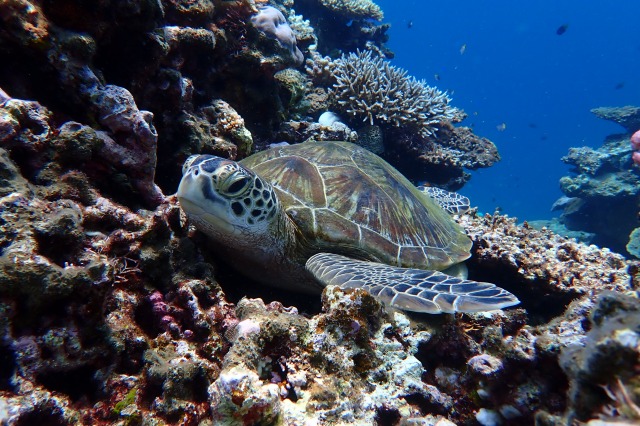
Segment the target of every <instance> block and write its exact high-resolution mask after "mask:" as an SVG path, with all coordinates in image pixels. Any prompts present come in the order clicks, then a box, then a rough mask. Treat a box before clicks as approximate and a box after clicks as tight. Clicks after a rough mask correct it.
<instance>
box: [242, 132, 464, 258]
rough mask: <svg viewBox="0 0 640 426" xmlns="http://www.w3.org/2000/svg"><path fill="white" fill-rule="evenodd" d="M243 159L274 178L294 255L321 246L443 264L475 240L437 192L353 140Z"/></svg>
mask: <svg viewBox="0 0 640 426" xmlns="http://www.w3.org/2000/svg"><path fill="white" fill-rule="evenodd" d="M241 164H243V165H244V166H245V167H247V168H249V169H251V170H253V171H254V172H255V173H257V174H258V175H260V176H261V177H262V178H264V179H265V180H267V181H268V182H270V183H271V184H272V185H273V187H274V188H275V190H276V192H277V194H278V197H279V199H280V202H281V204H282V206H283V208H284V210H285V212H286V213H287V214H288V215H289V217H290V218H291V219H292V221H293V222H294V223H295V224H296V226H297V232H298V238H297V239H296V244H297V245H299V246H298V247H294V248H293V249H294V252H295V253H296V255H301V254H302V255H303V256H307V257H310V256H311V255H313V254H315V253H317V252H319V251H327V252H332V253H338V254H343V255H346V256H350V257H354V258H358V259H363V260H370V261H375V262H381V263H386V264H389V265H397V266H401V267H407V268H421V269H444V268H446V267H448V266H450V265H452V264H455V263H459V262H461V261H463V260H465V259H466V258H468V257H469V250H470V248H471V240H470V239H469V238H468V237H467V236H466V235H465V234H464V232H463V231H462V229H461V228H460V227H459V226H458V225H457V224H456V223H455V222H454V221H453V220H452V219H451V217H450V216H449V214H447V213H446V212H445V211H444V210H443V209H442V208H440V206H438V205H437V204H436V203H435V202H434V201H433V200H431V198H429V197H428V196H426V195H425V194H423V193H422V192H421V191H419V190H418V189H417V188H416V187H415V186H414V185H413V184H411V182H409V181H408V180H407V179H406V178H405V177H404V176H403V175H402V174H400V172H398V171H397V170H396V169H394V168H393V167H392V166H391V165H390V164H388V163H387V162H386V161H384V160H383V159H382V158H380V157H378V156H377V155H375V154H373V153H371V152H369V151H367V150H365V149H363V148H360V147H359V146H357V145H354V144H351V143H348V142H305V143H302V144H297V145H290V146H285V147H278V148H274V149H270V150H267V151H262V152H259V153H257V154H254V155H252V156H251V157H249V158H247V159H245V160H242V161H241Z"/></svg>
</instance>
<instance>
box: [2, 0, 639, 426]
mask: <svg viewBox="0 0 640 426" xmlns="http://www.w3.org/2000/svg"><path fill="white" fill-rule="evenodd" d="M266 3H268V5H269V6H270V7H273V8H275V9H277V10H278V11H279V13H281V14H282V16H283V17H284V19H285V20H286V22H287V24H288V26H289V29H290V30H291V32H292V33H293V34H294V35H295V36H296V37H295V38H296V40H295V41H296V43H295V47H296V48H297V49H299V51H300V53H302V55H303V56H305V57H306V58H311V57H313V58H314V60H313V61H311V62H312V64H311V65H310V66H311V68H313V67H315V71H313V73H311V74H309V73H307V72H305V70H302V69H301V68H299V67H297V65H296V64H297V63H298V61H297V58H296V56H297V51H296V50H295V49H293V48H292V47H293V45H292V42H293V40H292V39H291V38H290V37H289V38H288V39H287V40H288V41H287V40H285V42H284V43H283V42H282V41H281V40H280V39H279V38H278V36H277V34H276V35H275V38H274V37H273V34H272V35H271V36H270V35H269V34H267V33H265V31H263V30H261V28H260V26H259V25H255V24H254V23H252V17H255V16H256V15H257V14H258V13H259V8H260V7H261V6H265V5H266ZM276 15H277V17H278V20H279V25H284V24H283V22H282V20H281V19H280V15H278V14H276ZM380 18H381V13H380V12H379V9H377V8H376V7H375V5H374V4H373V3H372V2H370V1H361V0H358V1H319V0H300V1H297V0H296V1H295V2H291V1H272V2H264V1H260V2H258V1H255V2H254V1H244V0H242V1H237V2H235V1H234V2H227V1H217V0H216V1H209V0H198V1H182V0H162V1H160V2H158V1H151V2H147V1H141V2H114V1H110V0H99V1H95V2H91V4H89V3H85V2H80V1H76V0H62V1H55V2H52V1H35V0H32V1H29V0H8V1H5V2H0V63H2V64H4V65H5V66H2V67H0V87H2V89H0V360H2V362H1V363H0V424H3V425H5V424H6V425H9V426H20V425H30V424H52V425H111V424H122V425H164V424H180V425H215V424H223V423H224V424H232V425H233V424H237V425H269V424H318V425H329V424H332V425H333V424H377V425H396V424H433V425H436V424H437V425H440V426H443V425H451V424H460V425H463V424H477V423H478V422H479V423H481V424H497V423H498V422H502V423H504V424H534V422H537V423H538V424H545V425H563V424H569V423H570V422H571V421H574V420H575V421H580V422H588V421H589V420H594V421H596V420H597V419H603V421H604V420H606V421H614V420H620V421H627V422H631V421H635V420H637V417H634V416H636V415H637V411H638V410H637V405H636V404H638V401H637V399H636V398H637V397H636V394H637V389H636V388H637V382H638V375H637V371H640V368H639V366H638V355H639V352H638V344H637V341H638V333H640V331H639V330H638V318H637V317H638V311H639V309H638V306H637V305H638V302H637V298H636V295H635V293H636V292H637V290H638V284H639V279H640V275H639V274H640V272H639V271H640V269H639V268H638V264H637V263H634V262H630V261H628V260H625V259H624V258H623V257H622V256H620V255H617V254H614V253H611V252H610V251H608V250H606V249H600V248H598V247H596V246H587V245H585V244H583V243H579V242H576V241H574V240H570V239H566V238H563V237H560V236H558V235H556V234H554V233H553V232H551V231H549V230H542V231H537V230H534V229H532V228H531V227H530V226H528V225H526V224H524V225H517V224H516V223H515V221H514V220H512V219H510V218H507V217H505V216H501V215H485V216H478V215H477V214H476V213H475V212H474V211H473V210H472V211H471V212H469V213H466V214H464V215H461V216H458V217H457V218H456V220H458V221H459V223H460V224H461V225H462V226H463V227H464V228H465V229H466V231H467V233H468V234H469V236H470V237H471V238H472V239H473V241H474V246H473V252H472V258H471V260H470V262H469V269H470V274H471V278H473V279H481V280H486V281H491V282H494V283H496V284H498V285H500V286H501V287H504V288H506V289H508V290H509V291H511V292H513V293H514V294H516V295H517V296H518V297H519V299H520V300H521V301H522V304H521V306H519V307H517V308H515V309H510V310H507V311H496V312H488V313H479V314H459V315H442V316H428V315H408V314H405V313H401V312H393V311H390V310H388V309H387V308H386V307H385V306H383V305H381V304H380V303H379V302H378V301H377V300H376V299H375V298H373V297H371V296H370V295H369V294H367V293H366V292H364V291H362V290H343V289H340V288H337V287H328V288H326V289H325V290H324V292H323V293H322V295H318V296H317V297H316V296H314V297H310V296H308V295H303V296H301V295H297V294H295V293H287V292H283V291H278V290H273V289H269V288H265V287H262V286H258V285H256V284H255V283H252V282H250V281H249V280H246V279H244V278H242V277H240V276H238V275H237V274H235V273H233V272H231V271H230V270H228V269H227V268H226V267H225V261H224V259H220V258H217V257H215V256H214V255H213V254H212V252H211V251H210V250H209V249H208V244H207V241H206V238H205V237H204V236H203V235H202V234H200V233H198V232H197V231H195V229H193V228H192V227H190V226H189V223H187V222H186V221H185V218H184V216H183V215H182V213H181V211H180V208H179V206H178V204H177V202H176V200H175V197H173V196H171V195H170V194H171V193H172V192H173V191H174V190H175V187H176V185H177V182H178V180H179V176H180V167H181V165H182V162H183V160H184V159H185V158H187V156H189V155H191V154H193V153H200V152H204V153H214V154H219V155H222V156H225V157H228V158H241V157H244V156H246V155H249V154H250V152H251V151H252V150H255V149H258V148H261V147H264V146H266V145H268V144H270V143H277V142H283V141H286V142H289V143H295V142H298V141H301V140H306V139H309V138H314V139H319V140H326V139H334V138H335V139H343V140H351V141H354V142H357V143H361V144H362V145H363V146H368V147H370V149H373V150H379V149H381V148H382V151H381V152H384V155H386V156H387V157H388V158H390V159H392V160H394V161H395V162H396V164H399V165H400V166H401V167H402V168H403V169H404V171H405V172H406V173H407V174H410V175H411V174H413V175H415V176H420V175H421V174H422V172H424V173H427V176H431V175H430V174H433V175H434V176H435V172H436V171H441V172H442V173H443V174H442V176H444V178H441V180H440V181H437V180H436V181H437V182H441V183H443V184H445V185H450V186H451V185H461V184H462V183H463V182H464V180H465V179H466V178H465V177H464V169H472V168H474V167H480V166H488V165H490V164H491V163H492V162H493V161H495V160H496V159H497V158H498V154H497V151H496V150H495V146H493V144H492V143H491V142H490V141H488V140H486V139H482V138H480V137H478V136H476V135H474V134H473V133H472V132H471V131H470V130H469V129H466V128H464V127H456V126H455V125H454V123H453V122H452V121H447V120H444V121H442V122H439V123H438V127H437V131H435V132H434V133H433V134H431V135H429V136H428V137H424V135H420V134H419V131H417V130H416V129H409V130H408V131H407V132H406V133H402V132H399V131H398V130H397V128H395V127H394V126H387V127H386V128H385V126H384V123H375V120H374V125H373V126H372V125H371V124H370V123H368V126H369V127H368V128H366V129H363V128H356V127H355V125H354V123H352V122H342V121H341V120H339V119H332V120H330V121H329V122H325V121H324V120H323V121H322V122H317V118H318V116H319V115H320V113H321V112H325V111H326V110H327V109H328V108H327V106H328V105H329V103H330V102H331V99H330V91H329V89H330V87H331V85H332V84H333V83H332V80H331V62H332V61H334V60H335V59H336V58H338V57H340V56H341V55H342V54H343V53H344V54H348V53H351V52H356V50H357V49H368V50H370V51H372V52H376V54H383V55H386V56H387V57H389V56H390V54H389V52H388V50H387V49H386V48H385V47H384V41H385V40H386V35H385V31H386V26H385V24H379V23H378V22H377V21H376V20H377V19H380ZM347 23H350V25H347ZM287 35H291V33H289V32H288V31H287ZM345 35H349V37H345ZM351 36H352V37H351ZM334 49H337V51H338V53H337V55H336V56H335V57H334V58H333V59H331V58H330V57H328V56H327V57H325V56H321V55H319V54H318V55H316V54H314V52H321V53H322V54H324V55H328V54H329V53H330V51H332V50H334ZM343 119H344V120H343V121H348V117H343ZM387 132H395V133H391V134H393V135H394V138H396V137H397V139H393V140H394V141H397V142H394V143H393V144H390V143H388V141H389V140H390V139H388V137H387ZM385 141H386V142H385ZM596 157H597V155H595V156H594V157H593V158H594V161H595V162H584V163H580V164H582V165H583V167H594V168H595V169H597V170H598V173H600V171H603V170H609V169H610V165H609V164H610V163H602V164H604V166H603V167H600V166H598V164H600V163H598V162H597V161H596V160H597V158H596ZM610 157H611V158H615V156H610ZM619 158H620V166H621V167H622V164H623V163H624V161H626V160H624V161H623V159H622V156H620V157H619ZM576 161H578V160H576ZM422 177H423V178H424V176H422ZM612 359H613V360H617V361H616V362H615V363H612V362H609V361H608V360H612Z"/></svg>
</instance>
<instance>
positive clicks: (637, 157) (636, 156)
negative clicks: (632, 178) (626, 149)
mask: <svg viewBox="0 0 640 426" xmlns="http://www.w3.org/2000/svg"><path fill="white" fill-rule="evenodd" d="M631 159H632V160H633V162H634V163H636V164H637V165H638V166H640V151H633V154H632V155H631Z"/></svg>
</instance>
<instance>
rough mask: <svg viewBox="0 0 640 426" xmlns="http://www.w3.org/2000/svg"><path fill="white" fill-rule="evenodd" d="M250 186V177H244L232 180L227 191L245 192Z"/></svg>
mask: <svg viewBox="0 0 640 426" xmlns="http://www.w3.org/2000/svg"><path fill="white" fill-rule="evenodd" d="M248 186H249V178H247V177H242V178H240V179H236V180H234V181H232V182H231V183H230V184H229V186H227V193H228V194H229V195H238V194H240V193H243V192H244V190H245V189H246V188H247V187H248Z"/></svg>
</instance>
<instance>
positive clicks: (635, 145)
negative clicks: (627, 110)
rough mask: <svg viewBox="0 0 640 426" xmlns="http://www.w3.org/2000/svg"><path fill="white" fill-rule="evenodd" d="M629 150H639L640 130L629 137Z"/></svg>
mask: <svg viewBox="0 0 640 426" xmlns="http://www.w3.org/2000/svg"><path fill="white" fill-rule="evenodd" d="M631 148H632V149H633V150H634V151H637V150H639V149H640V130H638V131H637V132H635V133H634V134H633V135H631Z"/></svg>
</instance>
